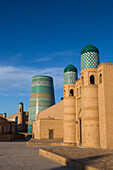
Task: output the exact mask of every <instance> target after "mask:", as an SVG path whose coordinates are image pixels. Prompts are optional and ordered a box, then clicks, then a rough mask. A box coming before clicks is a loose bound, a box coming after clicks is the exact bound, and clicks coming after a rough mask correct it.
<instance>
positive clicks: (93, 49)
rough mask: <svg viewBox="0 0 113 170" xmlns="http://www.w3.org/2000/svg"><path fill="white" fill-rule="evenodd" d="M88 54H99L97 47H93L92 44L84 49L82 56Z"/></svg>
mask: <svg viewBox="0 0 113 170" xmlns="http://www.w3.org/2000/svg"><path fill="white" fill-rule="evenodd" d="M87 52H97V53H98V54H99V50H98V48H96V47H95V46H94V45H92V44H88V45H86V46H85V47H84V48H83V49H82V51H81V54H83V53H87Z"/></svg>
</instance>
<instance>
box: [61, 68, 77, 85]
mask: <svg viewBox="0 0 113 170" xmlns="http://www.w3.org/2000/svg"><path fill="white" fill-rule="evenodd" d="M76 80H77V73H76V72H73V71H71V72H65V73H64V84H75V81H76Z"/></svg>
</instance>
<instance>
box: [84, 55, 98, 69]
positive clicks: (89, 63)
mask: <svg viewBox="0 0 113 170" xmlns="http://www.w3.org/2000/svg"><path fill="white" fill-rule="evenodd" d="M98 64H99V55H98V53H97V52H87V53H83V54H81V70H83V69H87V68H97V66H98Z"/></svg>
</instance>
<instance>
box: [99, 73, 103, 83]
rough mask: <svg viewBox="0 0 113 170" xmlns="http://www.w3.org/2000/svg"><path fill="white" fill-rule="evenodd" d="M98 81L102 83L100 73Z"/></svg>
mask: <svg viewBox="0 0 113 170" xmlns="http://www.w3.org/2000/svg"><path fill="white" fill-rule="evenodd" d="M99 83H102V74H100V75H99Z"/></svg>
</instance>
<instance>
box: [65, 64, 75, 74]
mask: <svg viewBox="0 0 113 170" xmlns="http://www.w3.org/2000/svg"><path fill="white" fill-rule="evenodd" d="M70 71H74V72H77V68H76V67H75V66H73V65H72V64H69V65H68V66H67V67H66V68H65V69H64V73H65V72H70Z"/></svg>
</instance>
